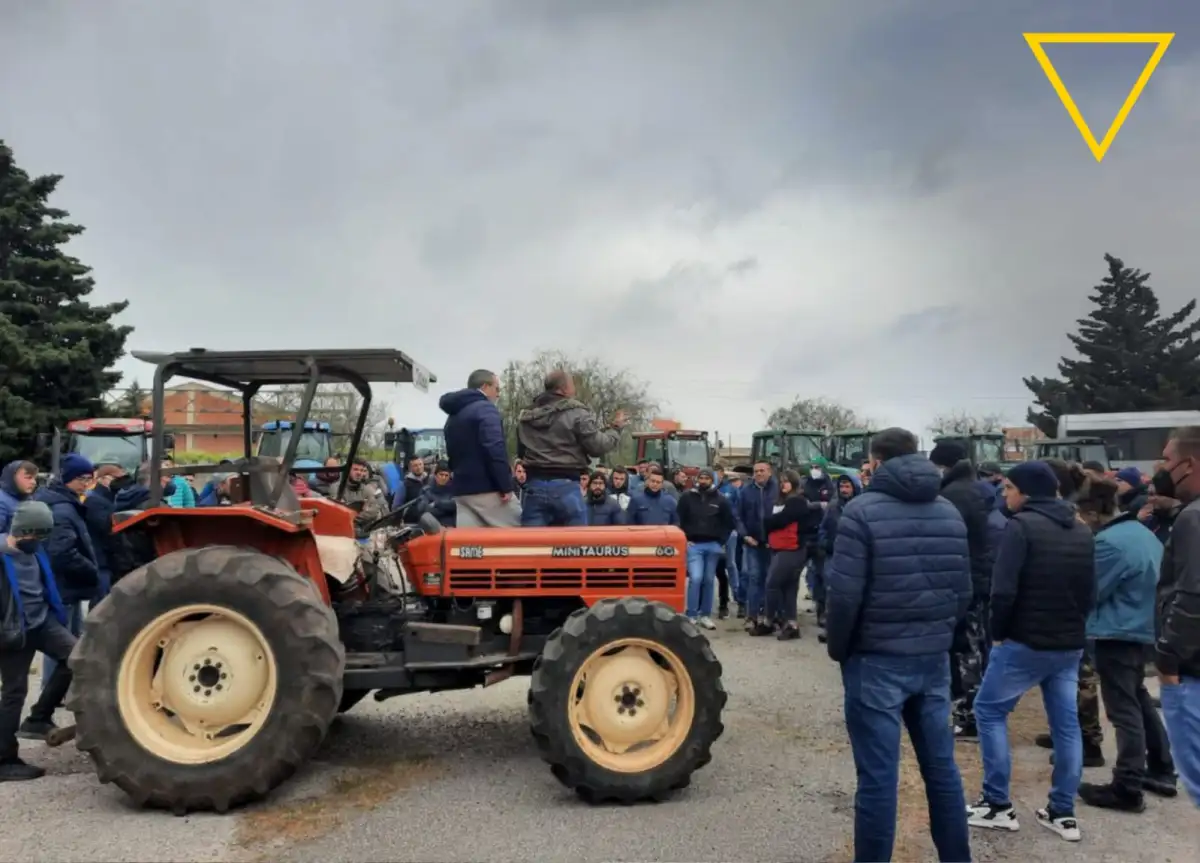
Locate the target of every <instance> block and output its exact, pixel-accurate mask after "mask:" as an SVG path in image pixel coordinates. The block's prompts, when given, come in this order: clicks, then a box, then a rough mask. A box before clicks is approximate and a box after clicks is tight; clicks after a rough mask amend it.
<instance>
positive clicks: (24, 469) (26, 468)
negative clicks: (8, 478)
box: [13, 461, 38, 476]
mask: <svg viewBox="0 0 1200 863" xmlns="http://www.w3.org/2000/svg"><path fill="white" fill-rule="evenodd" d="M37 472H38V466H37V465H36V464H34V463H33V462H31V461H23V462H21V463H20V464H19V465H17V469H16V470H15V471H13V473H23V474H33V475H34V476H37Z"/></svg>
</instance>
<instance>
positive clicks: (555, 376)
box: [542, 369, 571, 393]
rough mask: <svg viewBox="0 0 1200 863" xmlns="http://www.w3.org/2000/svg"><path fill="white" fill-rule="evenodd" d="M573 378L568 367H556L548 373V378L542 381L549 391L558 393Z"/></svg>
mask: <svg viewBox="0 0 1200 863" xmlns="http://www.w3.org/2000/svg"><path fill="white" fill-rule="evenodd" d="M570 379H571V375H570V374H569V373H568V372H567V370H566V369H555V370H554V371H552V372H550V373H549V374H547V375H546V379H545V380H544V381H543V382H542V386H543V388H544V389H545V390H546V392H548V393H556V392H558V391H559V390H561V389H563V388H565V387H566V385H567V381H569V380H570Z"/></svg>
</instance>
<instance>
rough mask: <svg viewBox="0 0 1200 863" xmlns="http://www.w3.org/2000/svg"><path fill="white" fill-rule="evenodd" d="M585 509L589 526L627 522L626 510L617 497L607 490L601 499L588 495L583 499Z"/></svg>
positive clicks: (605, 525) (604, 525) (606, 525)
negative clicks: (622, 507)
mask: <svg viewBox="0 0 1200 863" xmlns="http://www.w3.org/2000/svg"><path fill="white" fill-rule="evenodd" d="M583 510H584V513H585V515H586V516H587V524H588V527H608V526H611V525H614V524H624V523H625V511H624V510H623V509H621V505H620V504H619V503H617V499H616V498H615V497H613V496H612V495H611V494H608V493H607V492H605V494H604V497H602V498H601V499H600V500H596V499H595V498H594V497H592V496H591V495H590V494H589V495H587V496H586V497H585V498H584V499H583Z"/></svg>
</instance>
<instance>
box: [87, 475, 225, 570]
mask: <svg viewBox="0 0 1200 863" xmlns="http://www.w3.org/2000/svg"><path fill="white" fill-rule="evenodd" d="M201 500H203V498H201ZM83 512H84V518H85V520H86V521H87V527H88V533H89V534H90V535H91V537H92V550H93V551H95V552H96V566H98V567H99V568H100V570H101V571H102V572H103V571H107V570H108V569H109V565H108V557H109V546H110V545H111V544H112V517H113V513H114V512H116V492H114V491H113V490H112V489H111V488H109V487H108V486H105V485H100V484H99V483H97V484H96V487H95V488H94V489H92V490H91V491H90V492H88V495H87V497H85V498H84V499H83Z"/></svg>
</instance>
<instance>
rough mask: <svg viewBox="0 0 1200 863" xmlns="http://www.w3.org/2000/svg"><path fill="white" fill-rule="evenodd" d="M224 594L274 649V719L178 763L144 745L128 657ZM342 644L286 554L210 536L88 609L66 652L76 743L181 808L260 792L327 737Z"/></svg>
mask: <svg viewBox="0 0 1200 863" xmlns="http://www.w3.org/2000/svg"><path fill="white" fill-rule="evenodd" d="M195 603H207V604H212V605H227V606H229V607H230V608H233V609H235V610H237V611H239V612H240V613H241V614H244V615H245V616H246V617H248V618H249V619H250V620H252V621H253V622H254V623H255V624H256V625H257V626H258V627H259V628H260V629H261V630H262V631H263V634H264V636H265V637H266V638H267V639H268V641H269V643H270V646H271V648H272V651H273V653H274V654H275V658H276V681H277V691H276V697H275V703H274V705H273V706H272V708H271V711H270V715H269V716H268V719H267V722H266V725H264V726H263V727H262V728H261V729H260V730H259V732H258V733H257V734H256V735H255V737H254V739H253V740H251V741H249V742H248V743H247V744H246V745H245V746H243V747H242V748H240V749H238V750H236V751H235V752H233V753H231V754H230V755H228V756H226V757H225V758H223V759H221V760H220V761H216V762H212V763H209V764H203V765H195V766H191V765H180V764H175V763H172V762H169V761H166V760H164V759H162V758H159V757H157V756H155V755H153V754H151V753H150V752H148V751H147V750H146V749H144V748H143V747H142V746H141V745H140V744H139V743H138V742H137V741H136V740H135V739H134V738H133V737H132V736H131V735H130V734H129V732H128V731H127V730H126V728H125V724H124V723H123V722H122V721H121V719H120V712H119V708H118V702H117V694H116V693H117V679H118V676H119V672H120V663H121V658H122V656H123V654H124V651H125V649H126V648H127V646H128V645H129V643H130V642H131V641H132V640H133V638H134V637H135V636H136V635H137V633H138V632H139V631H140V630H141V629H142V628H143V627H144V626H146V625H147V624H149V623H150V622H151V621H153V620H154V619H155V618H157V617H158V616H159V615H161V614H163V613H165V612H168V611H170V610H171V609H172V608H178V607H180V606H183V605H190V604H195ZM345 661H346V655H345V649H344V648H343V646H342V644H341V642H340V641H339V639H338V627H337V619H336V617H335V616H334V613H333V611H332V609H330V608H329V607H328V606H327V605H325V604H324V602H323V601H322V599H321V597H320V595H319V594H318V592H317V590H316V589H315V588H314V586H313V585H312V584H311V582H309V581H308V580H307V579H306V578H304V577H303V576H302V575H300V574H299V573H297V572H296V571H295V570H294V569H292V568H291V567H290V565H289V564H287V563H286V562H284V561H282V560H280V559H279V558H276V557H272V556H270V555H267V554H263V553H262V552H259V551H257V550H256V549H252V548H241V547H237V546H211V547H207V548H202V549H186V550H182V551H176V552H172V553H170V554H166V555H163V556H162V557H160V558H158V559H157V560H155V561H153V562H152V563H150V564H148V565H147V566H144V567H142V568H140V569H138V570H135V571H134V572H132V573H130V574H129V575H127V576H125V577H124V578H122V579H120V580H119V581H118V582H117V583H116V584H115V585H114V586H113V589H112V592H111V593H110V594H109V596H108V597H107V598H105V600H104V601H102V602H101V603H99V604H98V605H97V606H96V608H95V610H94V611H93V612H92V613H91V614H89V615H88V617H87V619H86V621H85V623H84V631H83V636H82V637H81V638H80V639H79V642H78V643H77V644H76V646H75V650H74V652H73V653H72V654H71V658H70V660H69V664H70V668H71V671H72V673H73V681H72V686H71V691H70V693H69V695H68V699H67V704H66V706H67V709H68V710H70V711H72V712H73V713H74V714H75V723H76V727H77V729H78V733H77V736H76V746H77V747H78V749H79V750H80V751H82V752H85V753H87V754H88V755H89V756H90V757H91V759H92V762H93V764H94V765H95V768H96V773H97V776H98V777H99V779H100V781H101V782H103V783H109V782H111V783H114V784H116V785H117V786H118V787H119V788H121V789H122V790H123V791H124V792H125V793H126V794H128V795H129V797H130V798H132V799H133V801H134V802H135V803H137V804H138V805H140V806H145V807H150V808H157V809H167V810H170V811H172V812H174V813H175V814H177V815H184V814H187V813H188V812H196V811H215V812H227V811H228V810H229V809H231V808H233V807H236V806H239V805H242V804H244V803H248V802H251V801H254V800H260V799H262V798H263V797H265V796H266V795H267V794H269V793H270V792H271V790H272V789H274V788H275V787H277V786H278V785H280V784H281V783H282V782H284V781H285V780H287V779H288V778H290V777H291V776H292V775H293V774H294V773H295V772H296V771H297V770H298V769H299V768H300V767H301V766H302V765H303V764H304V763H305V762H306V761H307V760H308V759H309V758H310V757H311V756H312V755H313V753H314V752H315V751H316V750H317V748H318V747H319V746H320V744H321V742H322V741H323V740H324V738H325V734H326V732H327V731H328V729H329V724H330V722H331V721H332V719H333V717H334V715H335V713H336V712H337V707H338V705H339V703H340V702H341V699H342V672H343V669H344V667H345Z"/></svg>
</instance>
